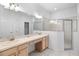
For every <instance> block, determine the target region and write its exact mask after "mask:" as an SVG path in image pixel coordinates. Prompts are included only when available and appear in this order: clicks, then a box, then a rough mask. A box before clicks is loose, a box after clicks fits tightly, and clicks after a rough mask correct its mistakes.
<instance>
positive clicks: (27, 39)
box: [0, 34, 48, 52]
mask: <svg viewBox="0 0 79 59" xmlns="http://www.w3.org/2000/svg"><path fill="white" fill-rule="evenodd" d="M47 35H48V34H40V35H38V34H34V35H30V36H29V37H27V36H26V37H20V38H19V37H18V38H15V40H13V41H3V42H0V52H2V51H4V50H6V49H9V48H12V47H15V46H18V45H20V44H23V43H29V42H32V41H34V40H38V39H39V38H42V37H44V36H47Z"/></svg>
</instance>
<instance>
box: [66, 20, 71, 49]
mask: <svg viewBox="0 0 79 59" xmlns="http://www.w3.org/2000/svg"><path fill="white" fill-rule="evenodd" d="M64 49H72V21H71V20H65V21H64Z"/></svg>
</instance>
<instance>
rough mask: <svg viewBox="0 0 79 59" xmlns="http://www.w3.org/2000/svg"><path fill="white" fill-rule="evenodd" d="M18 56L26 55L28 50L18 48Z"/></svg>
mask: <svg viewBox="0 0 79 59" xmlns="http://www.w3.org/2000/svg"><path fill="white" fill-rule="evenodd" d="M19 56H28V50H27V49H23V50H19Z"/></svg>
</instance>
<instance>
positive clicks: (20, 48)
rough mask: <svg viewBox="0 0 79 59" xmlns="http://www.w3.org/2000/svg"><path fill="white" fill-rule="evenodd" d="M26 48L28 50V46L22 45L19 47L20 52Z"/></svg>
mask: <svg viewBox="0 0 79 59" xmlns="http://www.w3.org/2000/svg"><path fill="white" fill-rule="evenodd" d="M25 48H27V44H22V45H20V46H18V49H19V50H22V49H25Z"/></svg>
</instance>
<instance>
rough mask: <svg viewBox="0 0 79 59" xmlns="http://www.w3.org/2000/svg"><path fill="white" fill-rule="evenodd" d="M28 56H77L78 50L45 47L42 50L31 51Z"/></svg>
mask: <svg viewBox="0 0 79 59" xmlns="http://www.w3.org/2000/svg"><path fill="white" fill-rule="evenodd" d="M30 56H79V52H76V51H72V50H65V51H53V50H51V49H46V50H45V51H43V52H32V53H31V54H30Z"/></svg>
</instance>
